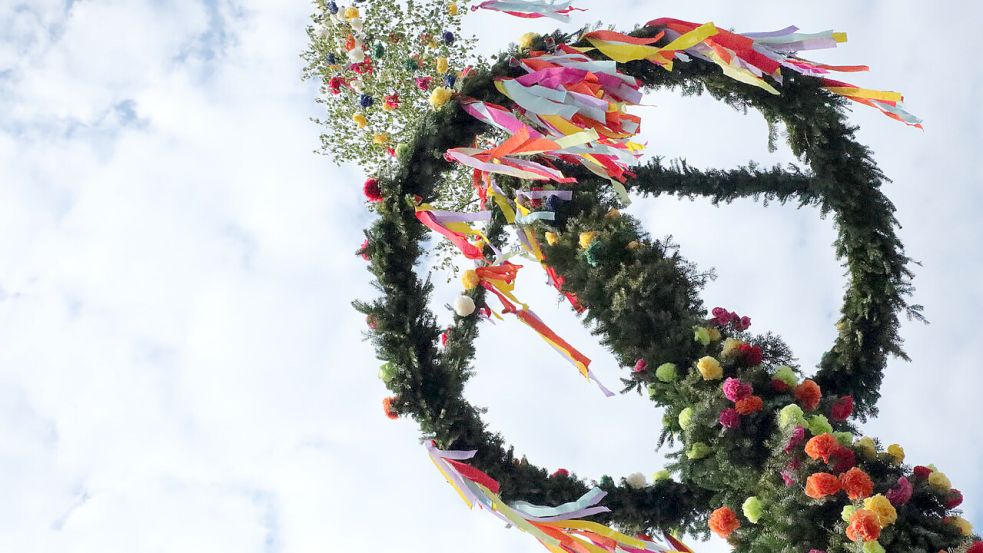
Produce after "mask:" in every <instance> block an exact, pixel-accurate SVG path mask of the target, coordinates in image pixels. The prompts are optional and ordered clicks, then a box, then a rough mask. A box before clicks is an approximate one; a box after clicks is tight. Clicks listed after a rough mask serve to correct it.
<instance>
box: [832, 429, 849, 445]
mask: <svg viewBox="0 0 983 553" xmlns="http://www.w3.org/2000/svg"><path fill="white" fill-rule="evenodd" d="M833 435H834V436H836V440H837V441H838V442H840V444H841V445H843V446H844V447H850V446H851V445H853V434H852V433H851V432H833Z"/></svg>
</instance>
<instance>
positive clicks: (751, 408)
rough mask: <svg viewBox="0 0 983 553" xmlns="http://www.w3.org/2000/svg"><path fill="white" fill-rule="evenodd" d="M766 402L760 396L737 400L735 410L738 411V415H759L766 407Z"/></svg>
mask: <svg viewBox="0 0 983 553" xmlns="http://www.w3.org/2000/svg"><path fill="white" fill-rule="evenodd" d="M764 405H765V402H764V401H763V400H762V399H761V398H760V397H758V396H747V397H743V398H741V399H739V400H737V403H735V404H734V409H736V410H737V412H738V414H741V415H750V414H752V413H757V412H758V411H760V410H761V408H762V407H764Z"/></svg>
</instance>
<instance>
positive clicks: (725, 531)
mask: <svg viewBox="0 0 983 553" xmlns="http://www.w3.org/2000/svg"><path fill="white" fill-rule="evenodd" d="M740 527H741V522H740V521H739V520H737V513H735V512H734V511H732V510H731V509H730V507H721V508H719V509H717V510H716V511H714V512H713V513H711V514H710V530H712V531H713V533H714V534H717V535H718V536H720V537H721V538H724V539H727V538H728V536H730V535H731V534H733V533H734V530H737V529H738V528H740Z"/></svg>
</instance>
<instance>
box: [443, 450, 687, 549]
mask: <svg viewBox="0 0 983 553" xmlns="http://www.w3.org/2000/svg"><path fill="white" fill-rule="evenodd" d="M426 445H427V451H428V452H429V454H430V460H431V461H433V464H434V466H436V467H437V470H439V471H440V473H441V474H443V475H444V479H446V480H447V483H448V484H450V485H451V486H452V487H453V488H454V490H455V491H457V493H458V495H460V496H461V499H463V500H464V502H465V503H466V504H467V505H468V507H469V508H473V507H474V506H475V505H478V506H479V507H481V508H483V509H485V510H487V511H489V512H490V513H492V514H494V515H495V516H497V517H498V518H500V519H502V520H503V521H505V523H506V524H508V525H510V526H514V527H516V528H518V529H520V530H522V531H523V532H527V533H529V534H531V535H532V536H533V537H535V538H536V539H537V540H539V542H540V543H541V544H543V546H545V547H546V549H548V550H550V551H551V552H553V553H616V552H617V553H646V552H651V553H671V552H680V553H692V550H691V549H689V548H688V547H686V546H685V545H683V543H682V542H680V541H679V540H677V539H676V538H674V537H673V536H671V535H669V534H668V533H667V534H665V536H664V538H665V539H664V540H658V541H657V540H656V539H653V538H652V537H649V536H637V537H632V536H627V535H625V534H622V533H621V532H618V531H616V530H612V529H611V528H608V527H607V526H604V525H602V524H598V523H596V522H590V521H586V520H579V519H581V518H583V517H586V516H590V515H594V514H598V513H605V512H608V511H609V509H608V508H607V507H603V506H599V505H598V503H599V502H600V501H601V499H603V498H604V496H605V495H606V494H605V492H603V491H602V490H601V489H600V488H593V489H592V490H590V491H589V492H587V493H586V494H584V495H583V496H582V497H581V498H580V499H578V500H577V501H572V502H570V503H565V504H563V505H559V506H557V507H544V506H540V505H533V504H531V503H526V502H524V501H518V502H515V503H513V504H511V505H507V504H506V503H505V502H504V501H502V498H501V497H499V495H498V488H499V485H498V482H496V481H495V480H494V479H493V478H491V477H490V476H488V475H487V474H485V473H484V472H482V471H480V470H478V469H476V468H474V467H472V466H470V465H468V464H466V463H463V462H462V461H465V460H467V459H470V458H471V457H473V456H474V454H475V453H476V452H475V451H442V450H440V449H438V448H437V446H436V445H434V444H433V442H427V444H426Z"/></svg>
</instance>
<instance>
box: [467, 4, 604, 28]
mask: <svg viewBox="0 0 983 553" xmlns="http://www.w3.org/2000/svg"><path fill="white" fill-rule="evenodd" d="M570 4H571V2H560V3H557V2H555V1H553V0H550V1H548V2H547V1H543V0H486V1H485V2H482V3H480V4H478V5H476V6H471V11H475V10H479V9H483V10H493V11H498V12H504V13H507V14H509V15H514V16H516V17H522V18H526V19H538V18H540V17H548V18H550V19H555V20H557V21H562V22H564V23H567V22H569V21H570V15H569V14H570V12H573V11H580V12H584V11H587V10H582V9H580V8H575V7H573V6H571V5H570Z"/></svg>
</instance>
